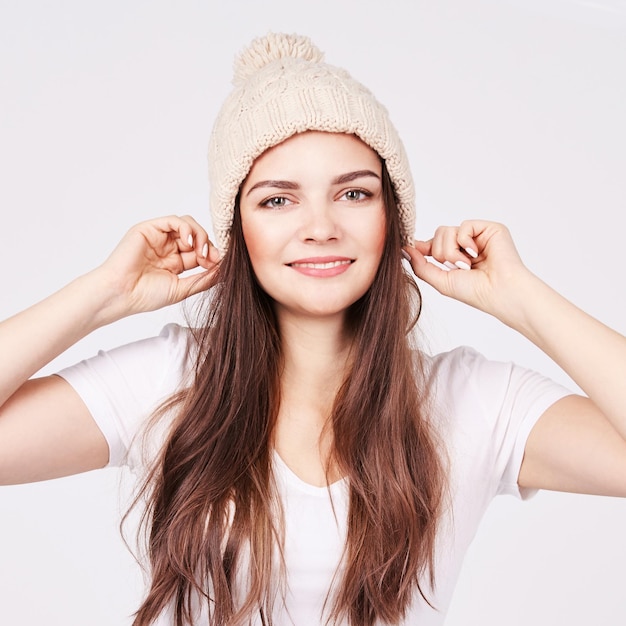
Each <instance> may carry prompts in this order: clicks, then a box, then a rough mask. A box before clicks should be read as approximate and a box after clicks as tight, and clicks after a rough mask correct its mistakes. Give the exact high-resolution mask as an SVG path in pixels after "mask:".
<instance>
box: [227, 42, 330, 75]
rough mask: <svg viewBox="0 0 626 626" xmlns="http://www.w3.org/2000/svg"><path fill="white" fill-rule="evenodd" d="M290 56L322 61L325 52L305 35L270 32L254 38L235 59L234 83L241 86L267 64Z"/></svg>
mask: <svg viewBox="0 0 626 626" xmlns="http://www.w3.org/2000/svg"><path fill="white" fill-rule="evenodd" d="M288 57H292V58H297V59H303V60H304V61H311V62H312V63H320V62H321V61H323V59H324V53H323V52H322V51H321V50H320V49H319V48H318V47H317V46H316V45H315V44H314V43H313V42H312V41H311V40H310V39H309V38H308V37H305V36H303V35H286V34H284V33H269V34H268V35H267V36H266V37H258V38H257V39H254V40H253V41H252V43H251V44H250V45H249V46H248V47H247V48H246V49H245V50H244V51H243V52H242V53H241V54H240V55H239V56H238V57H237V58H236V59H235V63H234V65H233V69H234V74H233V84H234V85H235V86H240V85H242V84H243V83H245V82H246V81H247V80H248V79H249V78H250V77H251V76H252V75H253V74H255V73H256V72H257V71H258V70H260V69H263V68H264V67H265V66H266V65H268V64H270V63H272V62H274V61H278V60H280V59H284V58H288Z"/></svg>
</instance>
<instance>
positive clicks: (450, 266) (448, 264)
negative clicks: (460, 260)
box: [443, 261, 459, 270]
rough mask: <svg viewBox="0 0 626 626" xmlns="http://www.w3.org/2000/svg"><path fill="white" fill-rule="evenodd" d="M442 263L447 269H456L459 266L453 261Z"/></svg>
mask: <svg viewBox="0 0 626 626" xmlns="http://www.w3.org/2000/svg"><path fill="white" fill-rule="evenodd" d="M443 264H444V265H445V266H446V267H447V268H448V269H449V270H458V269H459V268H458V267H457V266H456V265H455V264H454V263H450V261H444V262H443Z"/></svg>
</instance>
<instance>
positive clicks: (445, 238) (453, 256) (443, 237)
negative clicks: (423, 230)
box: [432, 226, 471, 270]
mask: <svg viewBox="0 0 626 626" xmlns="http://www.w3.org/2000/svg"><path fill="white" fill-rule="evenodd" d="M432 257H433V258H434V259H435V260H436V261H438V262H439V263H442V264H443V265H444V266H445V267H446V268H448V269H463V270H469V269H470V268H471V265H470V263H468V257H467V256H466V255H465V254H464V253H463V252H462V251H461V248H460V246H459V243H458V228H457V227H456V226H440V227H439V228H437V230H436V231H435V237H434V238H433V244H432Z"/></svg>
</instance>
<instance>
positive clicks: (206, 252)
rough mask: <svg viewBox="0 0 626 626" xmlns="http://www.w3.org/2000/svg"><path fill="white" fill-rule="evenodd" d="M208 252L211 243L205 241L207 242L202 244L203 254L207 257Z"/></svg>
mask: <svg viewBox="0 0 626 626" xmlns="http://www.w3.org/2000/svg"><path fill="white" fill-rule="evenodd" d="M207 254H209V244H208V243H205V244H204V245H203V246H202V256H203V257H204V258H205V259H206V257H207Z"/></svg>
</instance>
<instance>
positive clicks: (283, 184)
mask: <svg viewBox="0 0 626 626" xmlns="http://www.w3.org/2000/svg"><path fill="white" fill-rule="evenodd" d="M366 177H373V178H378V179H380V176H379V175H378V174H376V172H372V170H357V171H356V172H348V173H347V174H341V175H340V176H337V178H333V180H332V181H331V184H333V185H342V184H344V183H349V182H352V181H353V180H357V179H358V178H366ZM263 187H273V188H274V189H300V185H298V183H294V182H292V181H290V180H261V181H259V182H258V183H255V184H254V185H252V187H250V189H248V191H247V193H246V196H248V195H250V194H251V193H252V192H253V191H254V190H255V189H261V188H263Z"/></svg>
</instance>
